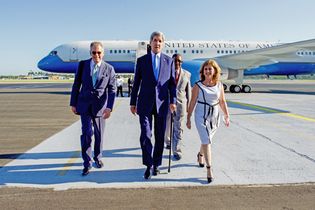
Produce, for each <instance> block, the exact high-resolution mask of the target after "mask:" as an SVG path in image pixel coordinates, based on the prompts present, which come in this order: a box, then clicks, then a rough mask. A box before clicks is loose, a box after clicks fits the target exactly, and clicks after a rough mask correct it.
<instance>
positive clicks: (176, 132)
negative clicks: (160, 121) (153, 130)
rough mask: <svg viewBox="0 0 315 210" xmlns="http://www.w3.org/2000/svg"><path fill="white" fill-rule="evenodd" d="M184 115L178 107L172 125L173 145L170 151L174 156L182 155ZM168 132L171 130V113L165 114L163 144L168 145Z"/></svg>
mask: <svg viewBox="0 0 315 210" xmlns="http://www.w3.org/2000/svg"><path fill="white" fill-rule="evenodd" d="M184 118H185V114H184V110H183V109H182V108H180V106H178V107H177V109H176V115H175V116H174V123H173V138H172V139H173V142H172V143H173V144H172V150H173V153H174V154H179V153H180V154H181V153H182V146H183V131H184V129H183V128H184V126H185V122H184ZM170 130H171V112H170V111H169V113H168V114H167V119H166V131H165V143H166V144H167V145H170V143H171V142H170Z"/></svg>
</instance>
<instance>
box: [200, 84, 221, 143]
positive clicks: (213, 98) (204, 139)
mask: <svg viewBox="0 0 315 210" xmlns="http://www.w3.org/2000/svg"><path fill="white" fill-rule="evenodd" d="M196 85H197V86H198V88H199V93H198V97H197V103H196V108H195V125H196V127H197V130H198V133H199V136H200V140H201V144H211V143H212V138H213V135H214V134H215V132H216V130H217V128H218V127H219V124H220V115H219V98H220V94H221V86H222V83H221V82H218V83H217V84H216V85H215V86H212V87H210V86H209V87H208V86H205V85H204V84H202V82H201V81H199V82H197V83H196Z"/></svg>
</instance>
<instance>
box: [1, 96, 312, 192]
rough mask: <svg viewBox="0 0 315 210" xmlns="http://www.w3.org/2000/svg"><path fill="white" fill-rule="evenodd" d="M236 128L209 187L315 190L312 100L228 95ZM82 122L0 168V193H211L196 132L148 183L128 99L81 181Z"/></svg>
mask: <svg viewBox="0 0 315 210" xmlns="http://www.w3.org/2000/svg"><path fill="white" fill-rule="evenodd" d="M226 98H227V100H228V106H229V111H230V114H231V125H230V127H229V128H226V127H225V126H224V125H223V123H221V127H220V128H219V130H218V132H217V133H216V135H215V138H214V142H213V145H212V153H213V172H214V176H215V180H214V182H213V183H211V185H270V184H271V185H274V184H288V183H289V184H290V183H295V184H299V183H301V184H302V183H309V182H310V183H314V182H315V130H314V125H315V112H314V110H313V107H315V94H313V93H310V94H307V93H306V94H304V93H298V92H295V93H294V94H289V92H288V91H273V92H272V91H266V92H257V93H252V94H243V93H241V94H229V93H228V94H226ZM80 132H81V131H80V122H79V121H77V122H75V123H74V124H72V125H71V126H69V127H67V128H65V129H64V130H62V131H61V132H59V133H57V134H55V135H53V136H51V137H50V138H48V139H46V140H45V141H43V142H42V143H40V144H39V145H37V146H35V147H34V148H32V149H30V150H29V151H27V152H26V153H24V154H22V155H21V156H19V157H18V158H17V159H15V160H13V161H12V162H10V163H8V164H7V165H5V166H4V167H2V168H0V177H1V180H0V186H2V187H4V186H10V187H32V188H53V189H55V190H66V189H76V188H148V187H181V186H208V185H209V184H207V181H206V169H205V168H200V167H198V166H197V160H196V159H197V157H196V155H197V153H198V151H199V147H200V140H199V137H198V133H197V130H196V128H195V127H194V125H193V126H192V129H191V130H188V129H187V128H185V129H184V146H183V158H182V159H181V160H179V161H175V160H174V159H172V163H171V172H170V173H168V172H167V168H168V152H169V150H166V149H165V150H164V156H163V164H162V166H161V174H159V175H158V176H154V177H152V179H150V180H144V179H143V172H144V170H145V167H144V166H143V165H142V159H141V149H140V144H139V136H140V127H139V121H138V117H136V116H133V115H132V114H131V113H130V111H129V98H126V97H124V98H117V100H116V103H115V107H114V111H113V113H112V116H111V118H110V119H109V120H107V122H106V128H105V142H104V152H103V159H102V160H103V162H104V165H105V166H104V167H103V168H101V169H96V168H94V167H93V168H92V170H91V172H90V174H89V175H88V176H85V177H82V176H81V171H82V160H81V157H80V142H79V136H80Z"/></svg>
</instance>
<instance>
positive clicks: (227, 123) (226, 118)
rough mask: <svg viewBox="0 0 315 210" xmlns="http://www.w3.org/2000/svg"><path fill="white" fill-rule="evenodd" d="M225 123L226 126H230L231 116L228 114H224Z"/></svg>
mask: <svg viewBox="0 0 315 210" xmlns="http://www.w3.org/2000/svg"><path fill="white" fill-rule="evenodd" d="M224 124H225V126H226V127H229V126H230V117H229V116H228V115H224Z"/></svg>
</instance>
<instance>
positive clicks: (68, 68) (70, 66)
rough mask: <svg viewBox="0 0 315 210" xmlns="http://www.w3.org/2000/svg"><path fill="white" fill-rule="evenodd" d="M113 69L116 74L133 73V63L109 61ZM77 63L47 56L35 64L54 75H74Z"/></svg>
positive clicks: (54, 56)
mask: <svg viewBox="0 0 315 210" xmlns="http://www.w3.org/2000/svg"><path fill="white" fill-rule="evenodd" d="M108 63H109V64H111V65H112V66H113V67H114V68H115V72H116V73H133V72H134V65H135V64H134V62H125V61H109V62H108ZM78 64H79V62H77V61H73V62H64V61H63V60H61V59H60V58H59V57H58V56H56V55H48V56H46V57H45V58H43V59H42V60H40V61H39V62H38V64H37V66H38V68H39V69H41V70H44V71H49V72H56V73H75V72H76V70H77V68H78Z"/></svg>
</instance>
